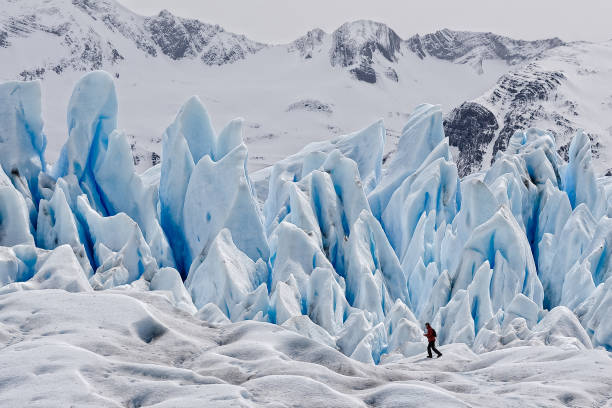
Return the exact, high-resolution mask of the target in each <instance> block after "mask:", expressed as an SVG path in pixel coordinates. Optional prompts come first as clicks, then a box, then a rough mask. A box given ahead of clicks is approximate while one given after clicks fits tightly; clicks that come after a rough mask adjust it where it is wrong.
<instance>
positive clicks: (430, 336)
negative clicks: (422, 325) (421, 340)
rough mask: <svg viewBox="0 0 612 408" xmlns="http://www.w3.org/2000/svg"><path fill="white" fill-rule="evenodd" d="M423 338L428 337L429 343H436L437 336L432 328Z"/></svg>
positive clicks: (428, 329)
mask: <svg viewBox="0 0 612 408" xmlns="http://www.w3.org/2000/svg"><path fill="white" fill-rule="evenodd" d="M423 336H425V337H427V340H428V341H436V335H435V334H434V331H433V329H432V328H431V326H429V327H428V328H427V333H424V334H423Z"/></svg>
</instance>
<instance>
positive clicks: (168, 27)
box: [146, 10, 195, 60]
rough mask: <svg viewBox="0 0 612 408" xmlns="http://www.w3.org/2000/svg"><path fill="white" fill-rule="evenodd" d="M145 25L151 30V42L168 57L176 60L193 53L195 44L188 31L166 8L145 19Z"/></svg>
mask: <svg viewBox="0 0 612 408" xmlns="http://www.w3.org/2000/svg"><path fill="white" fill-rule="evenodd" d="M146 27H147V28H148V29H149V31H150V32H151V39H152V40H153V42H154V43H155V44H157V46H159V48H160V49H161V51H162V52H163V53H164V54H166V55H167V56H169V57H170V58H172V59H175V60H177V59H181V58H184V57H187V56H192V55H194V54H195V49H194V48H195V47H194V45H195V44H194V43H193V40H192V38H191V37H190V34H189V32H188V31H187V29H186V28H185V26H184V25H183V24H182V23H181V22H180V20H179V19H178V18H176V17H175V16H174V15H172V14H171V13H170V12H168V11H167V10H162V11H161V12H160V13H159V15H158V16H156V17H153V18H150V19H147V22H146Z"/></svg>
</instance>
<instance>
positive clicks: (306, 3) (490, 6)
mask: <svg viewBox="0 0 612 408" xmlns="http://www.w3.org/2000/svg"><path fill="white" fill-rule="evenodd" d="M119 1H120V2H121V3H122V4H124V5H125V6H127V7H128V8H130V9H132V10H134V11H136V12H137V13H139V14H144V15H153V14H157V13H158V12H159V11H160V10H161V9H164V8H165V9H168V10H170V11H171V12H173V13H174V14H177V15H180V16H183V17H191V18H198V19H200V20H202V21H205V22H208V23H214V24H219V25H221V26H222V27H224V28H225V29H226V30H228V31H232V32H235V33H239V34H245V35H246V36H247V37H249V38H251V39H253V40H256V41H261V42H266V43H285V42H290V41H293V40H294V39H296V38H297V37H299V36H301V35H303V34H304V33H306V32H307V31H308V30H310V29H312V28H315V27H319V28H322V29H323V30H325V31H327V32H332V31H333V30H335V29H336V28H337V27H338V26H340V25H341V24H342V23H344V22H346V21H352V20H358V19H369V20H376V21H380V22H383V23H386V24H387V25H389V26H390V27H391V28H393V29H394V30H395V31H396V32H397V33H398V34H399V35H400V36H401V37H402V38H407V37H410V36H411V35H413V34H415V33H421V34H423V33H428V32H432V31H435V30H437V29H441V28H451V29H457V30H471V31H492V32H495V33H498V34H503V35H508V36H511V37H514V38H520V39H527V40H531V39H538V38H545V37H555V36H556V37H560V38H561V39H563V40H566V41H573V40H587V41H604V40H608V39H612V0H418V1H413V0H403V1H402V0H119Z"/></svg>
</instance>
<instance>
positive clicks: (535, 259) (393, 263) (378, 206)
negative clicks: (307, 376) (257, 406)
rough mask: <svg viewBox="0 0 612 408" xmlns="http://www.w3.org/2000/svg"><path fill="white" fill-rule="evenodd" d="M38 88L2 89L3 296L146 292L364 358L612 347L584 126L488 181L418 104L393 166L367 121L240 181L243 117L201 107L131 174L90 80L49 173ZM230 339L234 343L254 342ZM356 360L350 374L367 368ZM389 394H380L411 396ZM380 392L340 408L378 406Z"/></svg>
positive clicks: (607, 196)
mask: <svg viewBox="0 0 612 408" xmlns="http://www.w3.org/2000/svg"><path fill="white" fill-rule="evenodd" d="M11 89H13V90H15V91H14V92H13V91H10V90H11ZM11 92H13V93H11ZM39 94H40V89H39V84H38V83H37V82H33V83H23V84H14V83H10V84H5V85H0V129H1V130H2V132H3V134H2V142H1V143H2V153H1V154H0V165H1V166H2V170H3V171H2V172H0V245H2V246H1V247H0V282H1V283H2V285H3V286H4V288H3V289H2V291H3V293H8V292H13V291H24V290H29V289H50V288H57V289H64V290H66V291H71V292H89V291H91V290H92V289H93V290H103V289H107V290H108V289H112V288H114V287H118V288H121V289H122V290H126V291H128V292H129V293H130V294H131V295H130V296H135V297H138V296H145V295H143V294H142V293H141V292H143V291H147V292H148V291H155V292H159V293H160V294H163V295H164V298H166V299H168V301H169V302H170V303H172V304H174V305H175V306H177V307H178V308H179V309H181V310H182V311H183V312H184V313H187V314H192V315H195V316H196V317H198V318H200V319H202V320H206V321H208V322H211V323H214V324H220V325H223V326H224V327H225V325H228V324H231V323H237V322H241V321H243V320H257V321H260V322H267V323H275V324H277V325H278V326H282V327H283V329H282V333H285V334H283V336H289V337H288V338H291V339H292V340H290V342H297V343H300V342H301V343H303V344H304V347H305V348H308V347H310V346H308V347H307V346H306V345H312V344H318V345H317V346H316V347H321V348H320V349H317V350H319V351H316V353H323V354H325V355H327V354H329V353H332V354H333V356H335V357H334V358H333V359H334V361H336V360H335V359H340V360H342V359H343V358H344V357H338V356H339V354H338V353H337V352H336V351H333V350H331V349H329V348H328V347H331V348H334V349H336V350H338V351H340V352H341V353H343V354H345V355H346V356H349V357H352V358H353V359H354V360H358V361H360V362H361V363H366V364H379V363H385V362H387V363H388V362H390V361H396V360H397V359H401V358H403V357H410V356H413V355H414V354H417V353H421V352H422V351H423V350H424V345H425V343H424V342H425V338H424V337H423V335H422V326H423V324H424V323H425V322H426V321H428V322H431V323H432V324H433V326H434V327H435V328H436V330H437V331H438V335H439V337H438V340H439V341H440V342H441V343H442V344H443V345H444V344H451V343H464V344H465V346H461V347H463V348H457V347H458V346H452V347H454V348H452V347H451V348H449V350H456V351H457V352H458V353H459V351H458V350H463V351H460V353H468V354H470V356H473V354H471V353H472V352H471V351H468V348H471V349H472V350H473V351H474V352H477V353H485V352H489V351H492V350H497V349H502V348H506V347H514V346H516V347H518V346H536V345H537V346H543V345H554V346H557V347H561V348H564V349H566V350H585V349H591V348H593V347H603V348H605V349H607V350H608V351H610V350H612V324H611V322H610V319H609V318H608V316H609V314H610V313H611V312H612V300H611V299H612V295H611V294H612V262H611V261H612V259H611V256H612V255H611V254H612V248H611V247H610V246H611V245H612V220H611V219H610V218H609V215H610V214H612V205H610V204H609V203H612V189H611V188H610V186H611V185H612V183H610V181H609V180H608V179H607V178H604V179H596V178H595V176H594V172H593V169H592V165H591V161H590V151H591V149H590V140H589V138H588V137H587V136H585V135H584V134H582V133H579V134H578V135H577V136H576V137H575V139H574V140H573V142H572V144H571V146H570V149H569V156H568V157H569V162H568V163H565V162H564V161H563V160H562V158H561V157H560V156H559V155H558V153H557V147H556V145H555V140H554V137H553V136H552V135H550V134H547V133H546V132H543V131H539V130H536V129H528V130H526V131H519V132H516V133H515V134H514V136H512V137H511V138H510V140H509V142H508V147H507V149H506V151H499V152H498V153H497V155H496V157H495V162H494V163H493V165H492V166H491V167H490V168H489V169H488V170H487V171H486V172H481V173H476V174H473V175H471V176H469V177H466V178H464V179H461V178H460V177H459V176H458V172H457V166H456V164H455V161H454V159H453V157H452V154H451V149H450V147H449V143H448V139H446V138H445V136H444V130H443V126H442V113H441V110H440V108H439V107H437V106H433V105H427V104H424V105H421V106H419V107H417V109H416V110H415V111H414V113H413V115H412V116H411V117H410V118H409V120H408V123H407V125H406V126H405V128H404V130H403V133H402V138H401V140H400V143H399V147H398V151H397V153H396V154H395V156H394V159H393V161H392V163H390V164H389V166H388V167H387V168H383V147H384V140H385V129H384V126H383V123H382V121H378V122H376V123H374V124H372V125H371V126H369V127H367V128H365V129H363V130H361V131H358V132H355V133H352V134H349V135H346V136H342V137H339V138H336V139H334V140H331V141H329V142H322V143H317V144H312V145H309V146H307V147H305V148H304V149H303V150H302V151H301V152H299V153H297V154H295V155H293V156H290V157H288V158H286V159H284V160H281V161H280V162H278V163H277V164H276V165H275V166H273V167H272V168H271V169H270V170H269V171H268V172H267V173H266V175H265V177H263V178H262V177H260V178H258V179H257V182H256V183H253V184H252V183H251V180H250V178H249V175H248V172H247V169H246V162H247V149H246V146H245V145H244V143H243V141H242V134H241V127H242V120H241V119H236V120H233V121H230V123H229V124H228V125H227V126H226V127H225V128H224V129H222V130H221V131H220V132H218V133H217V132H216V131H215V129H214V128H213V126H212V122H211V120H210V118H209V116H208V113H207V111H206V109H205V108H204V106H203V105H202V103H201V101H200V100H199V99H198V98H197V97H193V98H191V99H189V100H188V101H187V102H186V103H185V104H184V105H183V107H182V108H181V109H180V111H179V112H178V114H177V116H176V118H175V120H174V122H173V123H171V124H170V125H169V126H168V128H167V129H166V131H165V133H164V137H163V146H164V151H163V157H162V162H161V164H160V165H158V166H157V167H155V168H152V169H151V170H149V171H147V172H146V173H145V174H143V175H138V174H137V173H136V172H135V169H134V164H133V162H132V159H131V154H130V145H129V143H128V140H127V138H126V135H125V132H123V131H122V130H119V129H117V103H116V94H115V88H114V84H113V79H112V78H111V77H110V76H109V75H107V74H106V73H104V72H93V73H90V74H87V75H85V76H84V77H83V78H82V79H81V80H80V81H79V82H78V84H77V86H76V87H75V91H74V94H73V97H72V98H71V103H70V107H69V112H68V139H67V142H66V145H65V146H64V148H63V150H62V155H61V159H60V160H59V161H58V163H57V164H56V165H55V166H54V167H53V168H51V169H49V168H47V167H46V166H45V160H44V134H43V133H42V125H41V124H42V118H41V117H40V106H39V103H38V102H37V98H38V97H39ZM9 151H10V152H11V154H5V152H9ZM9 173H10V174H9ZM262 204H263V205H262ZM183 280H184V283H183ZM53 293H54V294H53V295H52V296H59V295H57V292H53ZM146 296H150V294H147V295H146ZM151 296H153V295H151ZM112 297H113V296H112V295H108V296H100V297H97V298H96V299H111V298H112ZM66 299H73V298H69V297H67V298H66ZM74 299H77V298H76V297H75V298H74ZM79 299H80V298H79ZM15 301H17V300H15ZM75 301H76V300H75ZM96 301H98V300H96ZM100 301H102V300H100ZM111 301H112V300H111ZM66 302H68V300H67V301H66ZM41 308H43V309H44V305H41ZM100 310H102V308H101V309H100ZM2 313H3V312H2V311H1V310H0V316H1V315H2ZM143 313H144V312H143ZM136 320H137V321H136V323H134V324H133V329H134V332H135V333H137V335H138V336H139V337H140V339H141V340H142V341H144V342H145V343H151V342H155V339H157V338H159V337H163V336H165V333H169V332H172V330H173V329H169V328H168V327H167V325H166V324H165V323H161V322H160V321H158V320H157V319H156V318H153V317H151V316H148V317H147V316H144V317H142V319H140V318H139V319H136ZM130 324H131V323H130ZM190 324H194V323H190ZM228 327H229V326H228ZM231 327H232V329H228V330H237V332H240V333H242V334H236V335H237V336H238V337H241V336H252V335H253V334H248V333H250V331H251V330H253V333H255V332H256V331H257V330H259V329H258V328H257V327H259V326H257V325H255V324H251V323H240V324H238V325H235V326H231ZM261 327H264V326H261ZM265 327H267V328H268V329H270V328H271V327H272V326H265ZM268 329H266V330H268ZM285 329H286V330H288V331H287V332H286V331H285ZM211 330H212V329H211ZM270 330H281V329H270ZM289 332H296V333H297V334H295V335H294V334H291V335H289V334H286V333H289ZM298 335H301V336H304V337H306V338H309V339H310V340H306V339H305V338H304V337H300V336H298ZM173 336H174V334H173ZM292 336H295V337H292ZM264 337H265V339H266V341H272V340H271V338H270V337H269V336H267V335H265V336H264ZM274 341H276V340H274ZM288 341H289V340H288ZM297 343H296V344H297ZM275 344H276V343H275ZM279 344H280V343H279ZM200 346H201V345H200ZM200 346H198V347H200ZM253 347H256V349H257V348H262V347H263V348H265V347H267V346H266V345H265V343H262V344H259V345H256V346H253ZM279 347H281V346H279ZM282 347H284V346H282ZM313 347H314V346H313ZM299 348H300V347H297V349H299ZM230 349H231V347H230ZM228 350H229V349H228ZM292 350H293V348H292ZM322 350H324V351H322ZM49 352H51V351H49ZM287 352H289V351H287ZM313 352H314V351H313ZM228 353H232V355H236V353H238V354H240V353H248V351H246V349H244V348H243V349H238V348H236V349H232V350H231V351H228ZM291 353H294V351H291ZM326 353H327V354H326ZM332 354H329V355H332ZM466 355H467V354H466ZM500 355H501V354H500ZM401 356H403V357H401ZM247 357H248V356H246V357H245V358H246V359H249V358H250V357H248V358H247ZM253 357H254V356H253ZM92 358H94V357H92ZM95 358H97V357H95ZM181 358H182V357H181ZM291 358H295V359H299V356H297V355H294V354H292V357H291ZM325 358H326V357H324V356H322V357H321V359H323V360H325ZM470 358H471V357H470ZM313 359H314V358H313ZM314 360H316V359H314ZM340 360H338V361H340ZM342 361H345V360H342ZM346 361H348V360H346ZM361 363H350V364H349V365H347V366H346V367H353V368H351V370H353V371H351V372H352V373H353V374H354V373H356V372H358V371H359V370H366V371H367V370H369V369H366V368H365V367H366V366H364V365H359V364H361ZM104 364H108V363H104ZM339 364H340V365H341V366H342V365H343V364H345V363H339ZM347 364H348V363H347ZM351 364H357V365H354V366H352V365H351ZM355 367H359V368H355ZM219 369H220V370H226V371H227V370H229V371H227V376H226V375H221V377H217V378H216V379H213V378H212V377H206V376H205V375H204V376H203V377H199V376H198V375H200V374H194V373H191V374H189V375H191V376H192V377H190V378H192V380H193V381H196V382H201V381H204V382H209V381H212V382H213V383H218V384H219V386H220V388H219V389H220V390H221V389H224V390H226V391H227V392H230V389H231V388H232V387H234V386H236V384H241V383H242V382H241V381H238V377H240V376H241V375H242V374H240V373H236V374H235V375H236V376H238V377H236V378H234V377H232V375H230V373H229V372H230V371H231V370H230V369H229V368H223V369H221V368H219ZM253 369H256V370H262V369H263V368H262V367H256V368H253ZM130 370H136V368H130ZM172 370H179V369H178V368H175V369H172ZM172 370H171V371H172ZM355 370H356V371H355ZM172 372H174V371H172ZM168 373H170V371H169V372H168ZM178 373H179V372H178V371H176V372H175V374H176V375H179V374H178ZM181 373H182V374H180V375H187V374H185V372H183V371H181ZM368 373H370V374H371V373H373V371H372V372H370V371H368ZM175 374H172V375H175ZM217 374H219V373H217ZM353 374H351V375H353ZM370 374H367V375H366V376H369V375H370ZM168 375H171V374H168ZM211 375H213V374H211ZM214 375H216V374H214ZM214 375H213V376H214ZM219 375H220V374H219ZM245 375H246V374H245ZM228 376H229V377H228ZM230 377H232V378H230ZM181 378H182V377H181ZM219 378H222V379H221V380H219ZM287 378H288V377H287ZM287 378H285V379H284V380H283V379H280V378H278V379H277V381H281V380H282V381H288V380H287ZM192 380H190V381H192ZM253 381H255V382H257V381H260V382H262V384H260V385H259V386H257V387H255V388H253V389H250V388H249V391H244V392H245V393H246V394H244V395H247V394H248V395H251V396H253V395H255V394H256V393H257V392H261V391H254V390H256V389H257V390H262V389H265V388H266V384H265V383H266V381H271V379H267V380H264V379H258V380H253ZM317 381H318V380H317ZM368 381H370V380H368ZM383 382H384V381H383ZM283 384H284V383H283ZM285 386H287V387H290V384H289V383H286V384H285V385H280V386H279V387H280V388H278V389H282V388H283V387H285ZM310 386H312V390H313V392H315V391H316V390H319V391H320V392H322V394H326V393H331V394H333V395H337V393H338V392H340V393H344V392H345V391H338V389H337V388H334V387H335V386H332V387H331V388H329V387H328V388H325V391H322V390H323V388H321V387H327V386H323V385H321V384H319V383H316V381H315V382H313V383H312V384H311V385H310ZM381 386H382V385H381ZM258 387H259V388H258ZM364 387H365V386H364ZM372 387H375V385H372ZM394 387H396V386H395V385H385V386H384V387H383V388H385V389H387V388H389V392H391V393H393V392H398V393H399V394H398V395H400V394H401V395H404V394H403V393H406V395H412V393H413V391H411V390H409V389H404V388H401V387H400V388H401V389H399V388H398V389H396V390H395V388H394ZM365 388H368V387H365ZM362 389H364V388H362ZM394 390H395V391H394ZM319 391H316V392H319ZM438 391H439V390H438ZM438 391H435V392H438ZM220 392H221V391H220ZM223 392H225V391H223ZM223 392H222V393H223ZM231 392H232V393H233V392H234V391H231ZM235 392H236V394H232V395H234V396H235V397H236V398H245V399H248V398H247V397H245V396H244V395H243V394H242V393H241V392H243V391H235ZM414 392H416V391H414ZM432 392H433V391H432ZM453 392H455V391H453ZM249 393H251V394H249ZM378 393H379V391H376V392H375V391H372V393H369V392H358V393H356V394H355V395H352V394H351V396H346V398H348V399H346V401H348V402H346V401H345V403H346V404H348V405H350V406H359V404H361V403H362V402H364V401H365V403H367V404H371V405H372V404H373V405H377V404H378V403H377V402H375V401H379V399H380V398H382V400H385V401H387V400H386V398H391V397H389V396H388V395H387V394H386V391H385V392H383V391H382V390H381V391H380V393H381V394H380V395H378ZM331 394H330V395H331ZM349 394H350V393H349ZM258 395H259V394H258ZM356 395H357V396H356ZM436 395H437V394H436ZM135 398H136V397H135ZM177 398H178V397H177ZM249 398H250V397H249ZM355 398H356V399H355ZM453 398H454V397H453ZM568 398H569V397H568ZM572 398H573V397H572ZM576 398H578V397H576ZM580 398H582V397H580ZM382 400H381V401H382ZM356 401H357V402H356ZM360 401H361V402H360ZM368 401H374V402H368ZM389 401H390V400H389ZM389 401H387V402H385V403H384V404H387V403H388V404H392V402H389ZM449 401H450V400H449ZM453 401H455V400H453ZM469 401H471V403H475V400H473V399H471V400H469ZM141 402H142V401H141ZM131 404H133V405H138V404H136V402H134V401H132V402H131ZM139 404H140V403H139ZM244 404H245V406H248V405H249V404H248V403H246V402H245V403H244ZM384 404H383V405H384ZM457 404H459V402H457ZM128 405H129V404H128ZM337 406H341V404H340V405H337Z"/></svg>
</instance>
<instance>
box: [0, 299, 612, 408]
mask: <svg viewBox="0 0 612 408" xmlns="http://www.w3.org/2000/svg"><path fill="white" fill-rule="evenodd" d="M158 293H159V292H158ZM0 340H1V342H2V345H3V346H2V349H1V351H0V384H1V386H0V401H2V406H6V407H25V406H28V407H50V406H65V407H68V406H88V407H94V406H100V407H113V406H116V407H126V406H127V407H141V406H147V407H149V406H151V407H202V406H206V407H256V406H257V407H258V406H262V407H462V406H466V407H467V406H473V407H491V406H495V407H500V408H501V407H556V406H571V407H610V406H612V403H611V402H610V400H611V399H612V358H610V354H609V353H607V352H606V351H603V350H589V351H577V350H573V349H565V350H564V349H562V348H557V347H552V346H541V347H515V348H510V349H505V350H499V351H494V352H488V353H483V354H479V355H478V354H474V353H473V352H472V351H471V350H469V348H468V347H466V346H465V345H462V344H452V345H448V346H443V347H442V348H441V350H442V352H443V353H444V356H443V358H442V359H439V360H435V359H434V360H428V359H426V358H424V356H425V350H424V344H423V348H422V350H420V351H421V352H420V354H419V355H416V356H414V357H411V358H404V357H400V356H398V355H392V356H389V360H390V361H389V362H386V363H384V364H381V365H378V366H371V365H368V364H363V363H360V362H357V361H355V360H352V359H350V358H348V357H346V356H344V355H343V354H342V353H340V352H339V351H337V350H334V349H333V348H331V347H328V346H325V345H322V344H320V343H318V342H315V341H313V340H310V339H308V338H306V337H302V336H300V335H298V334H296V333H294V332H292V331H289V330H286V329H283V328H280V327H278V326H275V325H272V324H269V323H261V322H249V321H246V322H240V323H231V324H225V325H214V324H210V323H207V322H205V321H202V320H199V319H198V318H197V317H192V316H190V315H189V314H188V313H184V312H181V311H180V310H178V309H176V308H174V307H173V306H172V305H171V304H170V303H169V302H168V301H167V300H166V298H165V297H164V296H163V295H161V294H156V293H155V292H148V293H146V292H138V291H129V290H109V291H104V292H87V293H69V292H65V291H62V290H43V291H21V292H15V293H10V294H5V295H3V296H1V297H0Z"/></svg>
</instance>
